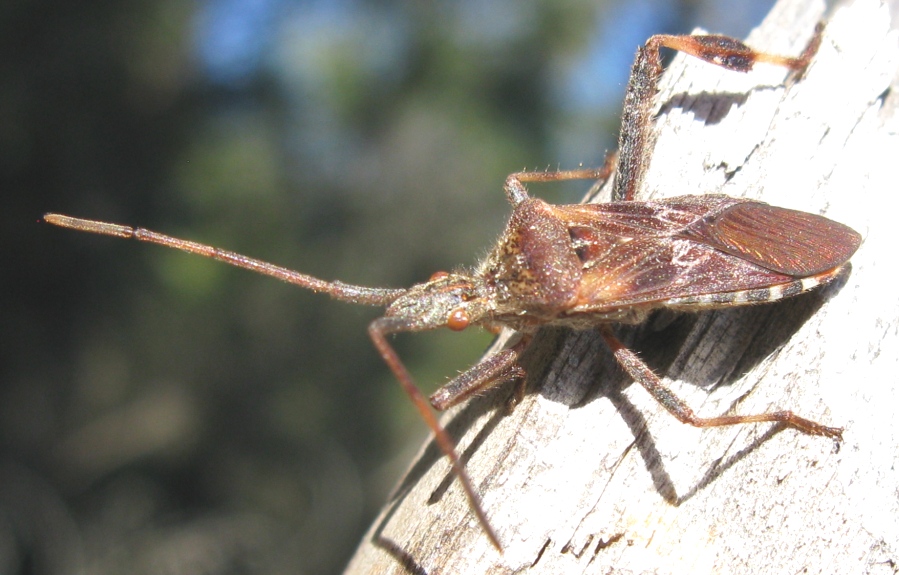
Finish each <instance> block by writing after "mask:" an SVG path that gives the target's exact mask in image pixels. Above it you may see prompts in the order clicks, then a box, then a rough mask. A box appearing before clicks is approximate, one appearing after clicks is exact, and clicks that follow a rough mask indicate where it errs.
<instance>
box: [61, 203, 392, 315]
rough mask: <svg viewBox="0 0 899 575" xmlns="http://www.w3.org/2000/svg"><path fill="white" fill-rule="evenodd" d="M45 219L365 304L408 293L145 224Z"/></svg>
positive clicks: (82, 230)
mask: <svg viewBox="0 0 899 575" xmlns="http://www.w3.org/2000/svg"><path fill="white" fill-rule="evenodd" d="M44 221H46V222H47V223H50V224H53V225H54V226H60V227H63V228H69V229H73V230H78V231H81V232H88V233H93V234H102V235H106V236H114V237H117V238H125V239H135V240H138V241H142V242H149V243H152V244H158V245H161V246H165V247H167V248H175V249H176V250H181V251H183V252H188V253H192V254H197V255H201V256H205V257H207V258H212V259H214V260H218V261H220V262H225V263H226V264H231V265H232V266H236V267H239V268H243V269H247V270H250V271H254V272H256V273H260V274H262V275H267V276H271V277H273V278H277V279H279V280H281V281H285V282H287V283H290V284H293V285H296V286H300V287H302V288H306V289H308V290H312V291H314V292H319V293H326V294H328V295H329V296H331V297H332V298H334V299H338V300H342V301H347V302H350V303H357V304H363V305H387V304H389V303H390V302H392V301H393V300H395V299H396V298H397V297H399V296H400V295H402V294H403V293H405V291H406V290H401V289H385V288H370V287H365V286H356V285H350V284H345V283H343V282H337V281H335V282H329V281H325V280H320V279H318V278H315V277H312V276H309V275H306V274H301V273H299V272H295V271H293V270H289V269H287V268H284V267H281V266H278V265H275V264H270V263H268V262H264V261H262V260H257V259H255V258H251V257H247V256H243V255H240V254H237V253H234V252H229V251H227V250H223V249H219V248H216V247H213V246H208V245H205V244H200V243H197V242H192V241H189V240H182V239H179V238H173V237H171V236H167V235H165V234H160V233H158V232H154V231H152V230H147V229H144V228H131V227H129V226H122V225H119V224H111V223H108V222H98V221H95V220H84V219H81V218H73V217H71V216H64V215H61V214H45V215H44Z"/></svg>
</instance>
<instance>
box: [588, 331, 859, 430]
mask: <svg viewBox="0 0 899 575" xmlns="http://www.w3.org/2000/svg"><path fill="white" fill-rule="evenodd" d="M600 333H601V334H602V337H603V339H605V341H606V343H607V344H608V346H609V347H610V348H611V349H612V353H613V354H614V355H615V359H616V360H618V363H619V364H620V365H621V367H622V368H624V370H625V371H626V372H627V373H628V375H630V376H631V377H632V378H633V379H634V381H636V382H637V383H639V384H640V385H642V386H643V387H644V388H646V391H648V392H649V393H650V394H651V395H652V396H653V397H654V398H655V400H656V401H658V402H659V403H661V404H662V406H663V407H664V408H665V409H667V410H668V412H669V413H671V415H673V416H674V417H676V418H677V419H678V420H680V421H681V422H683V423H689V424H690V425H693V426H695V427H718V426H722V425H737V424H740V423H761V422H780V423H784V424H786V425H787V426H788V427H792V428H794V429H798V430H799V431H801V432H803V433H807V434H809V435H823V436H826V437H832V438H834V439H837V440H841V439H842V438H843V430H842V428H839V427H827V426H826V425H821V424H820V423H817V422H815V421H812V420H810V419H806V418H804V417H800V416H798V415H796V414H795V413H793V412H792V411H773V412H770V413H760V414H756V415H722V416H719V417H699V416H697V415H696V414H695V413H693V410H692V409H690V407H689V406H688V405H687V404H686V403H684V402H683V400H681V399H680V398H679V397H677V396H676V395H674V393H673V392H672V391H671V390H670V389H668V388H667V387H665V385H664V384H662V380H661V379H660V378H659V376H657V375H656V374H655V373H653V372H652V370H651V369H649V367H648V366H647V365H646V364H645V363H643V361H641V360H640V358H639V357H637V354H636V353H634V352H633V351H631V350H629V349H628V348H626V347H625V346H624V344H622V343H621V342H620V341H618V338H616V337H615V336H614V335H613V334H612V330H611V329H610V328H609V327H608V326H603V327H602V328H601V329H600Z"/></svg>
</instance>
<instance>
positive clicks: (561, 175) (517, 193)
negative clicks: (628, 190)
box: [503, 152, 618, 206]
mask: <svg viewBox="0 0 899 575" xmlns="http://www.w3.org/2000/svg"><path fill="white" fill-rule="evenodd" d="M617 157H618V155H617V153H615V152H611V153H608V154H606V159H605V161H604V162H603V165H602V167H601V168H589V169H584V170H564V171H555V172H515V173H514V174H509V175H508V176H507V177H506V183H505V184H503V190H505V192H506V197H507V198H508V199H509V202H510V203H511V204H512V205H513V206H517V205H518V204H520V203H521V202H523V201H525V200H526V199H528V192H527V189H526V188H525V187H524V184H525V183H530V182H538V183H540V182H562V181H566V180H598V182H597V185H599V186H601V185H602V183H604V182H605V181H606V180H608V179H609V176H610V175H611V174H612V170H614V169H615V160H616V158H617ZM597 185H594V186H593V188H594V189H595V188H596V187H597Z"/></svg>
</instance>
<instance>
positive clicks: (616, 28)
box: [0, 0, 773, 574]
mask: <svg viewBox="0 0 899 575" xmlns="http://www.w3.org/2000/svg"><path fill="white" fill-rule="evenodd" d="M772 4H773V2H768V1H764V2H763V1H759V0H717V1H715V0H707V1H703V0H693V1H690V0H681V1H671V0H633V1H630V0H629V1H615V2H613V1H611V0H609V1H603V0H504V1H501V0H462V1H458V2H409V1H407V2H403V1H385V0H380V1H378V0H337V1H334V0H318V1H312V0H310V1H304V0H196V1H194V2H183V1H180V0H179V1H175V0H157V1H146V0H142V1H139V2H138V1H135V0H100V1H96V2H72V1H70V0H32V1H25V0H5V1H4V2H3V3H2V6H0V44H2V49H0V186H2V188H0V189H2V193H3V197H4V205H3V209H2V211H0V214H2V215H0V221H2V228H0V234H2V244H0V257H2V263H0V269H2V275H0V298H2V299H0V314H2V316H0V317H2V319H0V330H2V333H0V338H2V345H0V573H4V574H57V573H92V574H107V573H108V574H116V573H132V574H133V573H138V574H139V573H154V574H156V573H171V574H182V573H184V574H187V573H190V574H197V573H210V574H225V573H235V574H236V573H241V574H244V573H247V574H249V573H335V572H339V571H340V569H341V568H342V566H343V565H344V564H345V562H346V561H347V559H348V558H349V556H350V554H351V553H352V550H353V548H354V547H355V545H356V544H357V542H358V540H359V538H360V537H361V535H362V534H363V532H364V530H365V529H366V528H367V526H368V524H369V523H370V522H371V520H372V519H373V517H374V515H375V514H376V512H377V510H378V509H379V508H380V506H381V505H382V504H383V503H384V502H385V500H386V498H387V496H388V494H389V491H390V489H391V487H392V486H393V485H394V484H395V483H396V482H397V481H398V479H399V478H400V476H401V474H402V472H403V470H404V469H405V467H406V466H407V465H408V463H409V462H410V459H411V457H412V456H413V454H414V453H415V451H416V450H417V448H418V447H419V446H420V445H421V443H422V441H423V440H424V439H425V437H426V430H425V426H424V424H423V423H422V422H421V421H419V420H418V418H417V415H416V414H415V413H414V410H413V408H412V407H411V405H410V404H409V401H408V399H407V398H406V397H405V396H404V395H403V393H402V391H401V390H400V388H399V386H398V385H397V384H396V383H395V382H394V381H393V378H392V376H391V375H390V372H389V371H388V369H387V368H386V367H385V366H384V365H383V364H382V363H381V361H380V359H379V358H378V357H377V355H376V354H375V352H374V350H373V349H372V347H371V344H370V342H369V340H368V338H367V335H366V331H365V329H366V326H367V324H368V322H369V321H370V320H371V319H372V318H373V317H375V316H376V315H377V314H378V310H377V309H371V308H363V307H357V306H351V305H347V304H341V303H336V302H331V301H330V300H329V299H328V298H326V297H324V296H320V295H314V294H311V293H308V292H303V291H302V290H299V289H297V288H293V287H290V286H288V285H286V284H282V283H280V282H277V281H275V280H272V279H267V278H263V277H259V276H254V275H253V274H251V273H249V272H245V271H240V270H235V269H231V268H229V267H228V266H225V265H222V264H217V263H214V262H209V261H205V260H203V259H202V258H199V257H194V256H187V255H182V254H180V253H175V252H173V251H171V250H164V249H161V248H158V247H154V246H147V245H139V244H137V243H136V242H125V241H121V240H115V239H111V238H104V237H99V236H90V235H86V234H78V233H75V232H71V231H66V230H60V229H55V228H52V227H50V226H48V225H44V224H41V223H39V219H40V217H41V215H42V214H43V213H44V212H45V211H58V212H63V213H69V214H73V215H78V216H82V217H88V218H96V219H106V220H110V221H116V222H122V223H127V224H135V225H141V226H145V227H150V228H152V229H156V230H159V231H162V232H166V233H169V234H172V235H177V236H181V237H186V238H190V239H194V240H197V241H203V242H208V243H212V244H215V245H219V246H221V247H225V248H228V249H231V250H235V251H239V252H242V253H245V254H248V255H252V256H256V257H259V258H263V259H267V260H269V261H273V262H276V263H279V264H282V265H285V266H287V267H291V268H294V269H297V270H301V271H303V272H307V273H310V274H313V275H316V276H319V277H322V278H325V279H337V278H339V279H341V280H344V281H347V282H352V283H360V284H365V285H375V286H388V287H403V286H408V285H410V284H412V283H414V282H418V281H423V280H425V279H427V277H428V276H429V275H430V274H431V273H432V272H434V271H436V270H442V269H452V268H454V267H457V266H459V265H472V264H474V263H475V261H476V259H477V258H478V257H480V256H481V255H483V254H484V253H485V251H486V249H487V248H488V247H490V246H491V244H492V242H493V241H494V240H495V238H496V237H497V235H498V234H499V233H500V231H501V229H502V227H503V225H504V222H505V219H506V217H507V216H508V213H509V208H508V205H507V204H506V201H505V198H504V196H503V193H502V189H501V185H502V182H503V179H504V178H505V176H506V175H507V174H508V173H510V172H513V171H517V170H521V169H524V168H528V169H544V168H547V167H549V168H556V167H561V168H574V167H577V166H579V165H582V164H584V165H597V164H599V163H600V162H601V161H602V158H603V155H604V152H605V150H607V149H611V148H613V147H614V141H615V138H616V134H617V125H618V113H619V110H620V106H621V99H622V97H623V89H624V84H625V82H626V80H627V76H628V72H629V69H630V63H631V59H632V56H633V53H634V51H635V49H636V47H637V46H638V45H639V44H641V43H642V42H643V41H644V40H645V39H646V38H647V37H648V36H650V35H651V34H653V33H659V32H667V33H683V32H689V31H690V30H691V29H692V28H693V27H695V26H702V27H705V28H707V29H709V30H712V31H715V32H723V33H728V34H732V35H735V36H738V37H742V36H745V35H746V34H747V33H748V32H749V30H750V29H751V28H752V27H753V26H755V25H756V24H758V23H759V22H760V21H761V19H762V18H763V16H764V14H765V13H766V12H767V11H768V9H769V8H770V6H771V5H772ZM588 187H589V182H585V183H582V184H581V185H578V186H570V187H562V188H555V187H554V188H547V189H543V188H541V189H535V190H534V192H535V193H536V194H538V195H540V196H541V197H545V198H548V199H551V200H552V201H556V202H560V201H567V202H571V201H576V200H577V199H578V198H579V197H580V196H581V195H582V194H583V192H584V191H585V190H586V189H587V188H588ZM489 341H490V337H489V336H488V335H485V334H483V333H477V332H472V333H464V334H456V333H448V332H446V333H444V332H435V333H431V334H421V335H414V336H401V337H398V338H397V339H396V346H397V348H398V350H399V352H400V354H401V356H402V357H403V359H404V361H406V363H407V365H408V367H409V368H410V370H411V371H412V373H413V375H414V377H415V378H416V380H417V381H418V382H420V384H421V385H422V387H423V388H424V389H425V391H426V392H428V393H430V392H431V391H433V390H434V389H435V388H436V387H437V386H438V385H439V384H440V382H443V381H445V380H446V379H447V378H448V377H451V376H452V375H454V374H456V373H457V371H460V370H462V369H465V368H466V367H468V366H469V365H470V364H471V363H473V362H474V361H476V360H477V358H478V357H479V355H480V353H481V352H482V351H483V350H484V349H485V347H486V346H487V344H488V343H489Z"/></svg>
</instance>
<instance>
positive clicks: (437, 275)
mask: <svg viewBox="0 0 899 575" xmlns="http://www.w3.org/2000/svg"><path fill="white" fill-rule="evenodd" d="M445 277H449V274H448V273H447V272H434V273H432V274H431V277H430V279H428V281H429V282H433V281H437V280H442V279H443V278H445Z"/></svg>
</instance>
